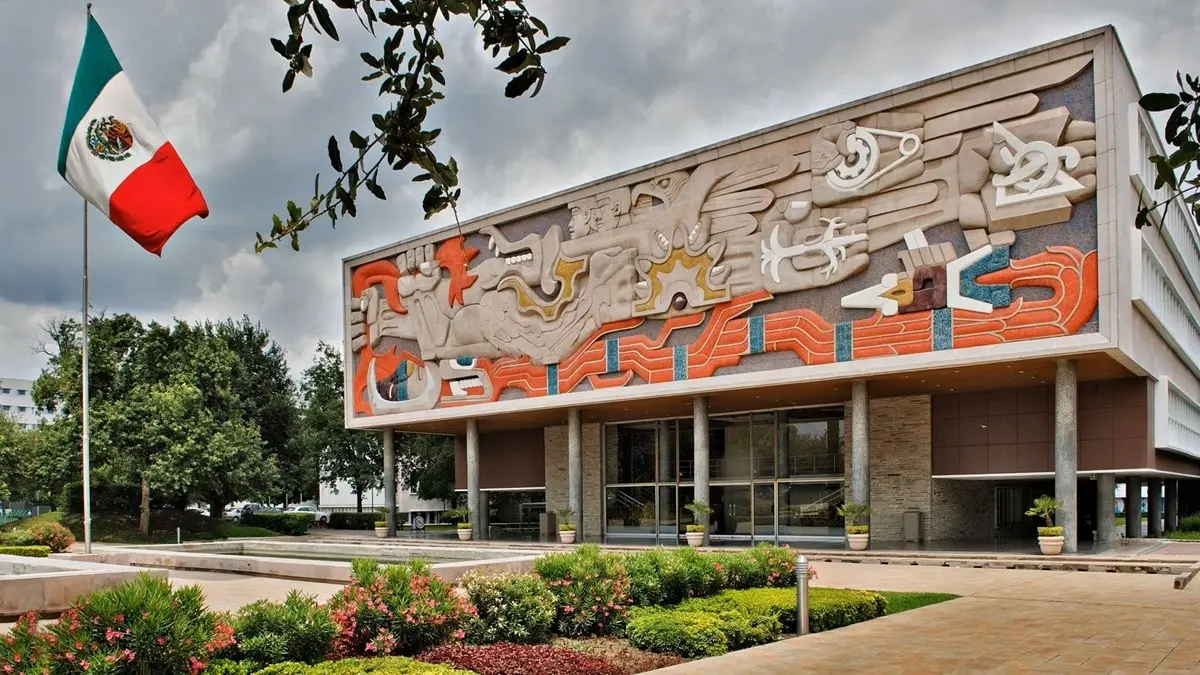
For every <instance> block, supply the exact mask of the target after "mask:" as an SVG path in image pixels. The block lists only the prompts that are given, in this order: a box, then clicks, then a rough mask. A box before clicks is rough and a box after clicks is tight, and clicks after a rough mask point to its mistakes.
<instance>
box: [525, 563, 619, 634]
mask: <svg viewBox="0 0 1200 675" xmlns="http://www.w3.org/2000/svg"><path fill="white" fill-rule="evenodd" d="M533 566H534V570H535V571H536V572H537V574H538V576H540V577H541V578H542V579H543V580H545V582H546V584H547V585H548V586H549V587H550V592H551V593H553V594H554V597H555V600H556V602H557V611H556V614H555V620H554V630H555V632H556V633H558V634H559V635H563V636H566V637H575V636H580V635H606V634H614V635H620V634H621V631H622V630H623V629H624V627H625V617H626V614H627V612H628V606H629V575H628V573H627V572H626V569H625V565H624V560H623V556H621V555H619V554H616V553H602V552H601V551H600V547H599V546H596V545H595V544H584V545H582V546H579V547H576V549H575V550H574V551H572V552H570V553H548V554H546V555H544V556H542V557H540V558H538V559H537V560H536V561H535V562H534V564H533Z"/></svg>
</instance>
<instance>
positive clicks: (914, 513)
mask: <svg viewBox="0 0 1200 675" xmlns="http://www.w3.org/2000/svg"><path fill="white" fill-rule="evenodd" d="M924 524H925V514H924V513H923V512H921V511H918V510H916V509H909V510H907V511H905V512H904V541H905V543H908V542H920V541H921V531H922V530H921V528H922V527H923V526H924Z"/></svg>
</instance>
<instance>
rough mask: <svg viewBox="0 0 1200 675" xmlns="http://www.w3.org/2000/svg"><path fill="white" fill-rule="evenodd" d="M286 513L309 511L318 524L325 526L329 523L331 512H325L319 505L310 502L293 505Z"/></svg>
mask: <svg viewBox="0 0 1200 675" xmlns="http://www.w3.org/2000/svg"><path fill="white" fill-rule="evenodd" d="M285 513H307V514H309V515H311V516H312V518H313V520H314V521H316V523H317V524H318V525H322V526H324V525H328V524H329V514H328V513H325V512H324V511H322V510H320V509H318V508H317V507H315V506H310V505H308V504H300V505H297V506H292V507H290V508H288V510H287V511H285Z"/></svg>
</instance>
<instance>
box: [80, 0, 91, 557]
mask: <svg viewBox="0 0 1200 675" xmlns="http://www.w3.org/2000/svg"><path fill="white" fill-rule="evenodd" d="M87 15H88V17H89V18H90V17H91V16H92V3H90V2H89V3H88V4H87ZM88 309H89V307H88V203H87V199H86V198H85V199H84V200H83V347H82V349H81V351H82V356H83V358H82V362H83V363H82V366H81V371H82V376H83V387H82V390H83V397H82V398H83V405H82V408H83V412H82V418H83V420H82V421H83V552H84V553H91V552H92V453H91V438H90V437H89V435H88V379H89V378H88Z"/></svg>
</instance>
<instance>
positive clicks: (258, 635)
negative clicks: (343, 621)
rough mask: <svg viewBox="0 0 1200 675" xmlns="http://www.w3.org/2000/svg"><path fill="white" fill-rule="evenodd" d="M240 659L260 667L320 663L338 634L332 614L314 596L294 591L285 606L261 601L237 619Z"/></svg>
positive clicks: (235, 633)
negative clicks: (273, 664) (280, 664)
mask: <svg viewBox="0 0 1200 675" xmlns="http://www.w3.org/2000/svg"><path fill="white" fill-rule="evenodd" d="M233 627H234V636H235V637H236V638H237V645H236V647H235V648H234V650H232V651H233V652H234V655H236V657H237V658H239V659H241V660H245V661H250V662H253V663H256V664H261V665H260V666H259V667H260V668H262V667H264V666H267V665H270V664H272V663H281V662H283V661H294V662H299V663H317V662H318V661H320V660H322V659H324V658H325V655H326V653H327V652H328V651H329V648H330V647H331V646H332V644H333V638H334V636H335V635H337V627H336V626H334V625H333V620H332V619H331V618H330V617H329V612H328V611H326V610H325V608H323V607H321V606H320V605H318V604H317V601H316V599H314V598H313V597H311V596H307V595H302V594H301V593H300V592H299V591H292V592H291V593H289V594H288V597H287V599H286V600H284V601H283V602H282V603H278V602H270V601H267V600H259V601H257V602H253V603H251V604H249V605H246V606H245V607H243V608H242V609H241V610H239V611H238V613H237V617H236V618H235V619H234V623H233Z"/></svg>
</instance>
